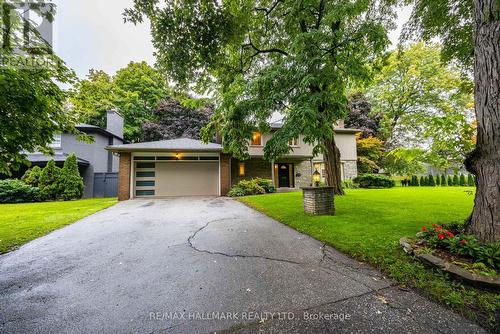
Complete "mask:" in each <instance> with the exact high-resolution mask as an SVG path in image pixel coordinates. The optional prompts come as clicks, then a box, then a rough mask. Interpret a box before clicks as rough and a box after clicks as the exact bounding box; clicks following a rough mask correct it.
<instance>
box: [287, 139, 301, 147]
mask: <svg viewBox="0 0 500 334" xmlns="http://www.w3.org/2000/svg"><path fill="white" fill-rule="evenodd" d="M288 145H290V146H299V139H298V138H292V139H290V140H289V141H288Z"/></svg>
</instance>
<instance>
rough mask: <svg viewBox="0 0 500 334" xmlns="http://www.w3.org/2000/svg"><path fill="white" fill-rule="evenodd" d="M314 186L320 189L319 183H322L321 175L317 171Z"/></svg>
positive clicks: (314, 175)
mask: <svg viewBox="0 0 500 334" xmlns="http://www.w3.org/2000/svg"><path fill="white" fill-rule="evenodd" d="M313 180H314V186H316V187H319V182H320V181H321V174H320V173H319V172H318V170H317V169H316V170H315V171H314V173H313Z"/></svg>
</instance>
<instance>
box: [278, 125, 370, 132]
mask: <svg viewBox="0 0 500 334" xmlns="http://www.w3.org/2000/svg"><path fill="white" fill-rule="evenodd" d="M269 126H270V127H271V129H274V130H276V129H281V128H282V127H283V123H282V122H272V123H269ZM333 131H334V132H337V133H358V132H362V130H359V129H348V128H339V127H336V128H335V129H334V130H333Z"/></svg>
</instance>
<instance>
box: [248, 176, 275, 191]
mask: <svg viewBox="0 0 500 334" xmlns="http://www.w3.org/2000/svg"><path fill="white" fill-rule="evenodd" d="M253 180H254V181H255V182H257V184H258V185H259V186H261V187H262V188H264V190H265V191H266V193H268V194H271V193H274V192H276V188H275V187H274V183H273V180H270V179H262V178H260V177H256V178H255V179H253Z"/></svg>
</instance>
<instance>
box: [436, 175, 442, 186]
mask: <svg viewBox="0 0 500 334" xmlns="http://www.w3.org/2000/svg"><path fill="white" fill-rule="evenodd" d="M440 185H441V178H440V177H439V174H438V175H436V186H440Z"/></svg>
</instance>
